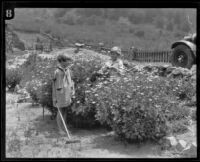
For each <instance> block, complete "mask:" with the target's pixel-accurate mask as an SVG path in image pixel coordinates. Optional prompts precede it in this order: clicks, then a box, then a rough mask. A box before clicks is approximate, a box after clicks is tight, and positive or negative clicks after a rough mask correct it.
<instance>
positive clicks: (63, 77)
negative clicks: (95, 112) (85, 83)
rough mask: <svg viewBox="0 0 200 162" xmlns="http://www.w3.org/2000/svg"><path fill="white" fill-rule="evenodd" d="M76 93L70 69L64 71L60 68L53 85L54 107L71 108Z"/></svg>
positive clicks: (57, 70) (56, 71) (55, 74)
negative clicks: (72, 98)
mask: <svg viewBox="0 0 200 162" xmlns="http://www.w3.org/2000/svg"><path fill="white" fill-rule="evenodd" d="M74 93H75V91H74V82H73V80H72V79H71V74H70V70H69V68H66V69H63V68H62V67H60V66H58V67H57V69H56V70H55V73H54V78H53V84H52V98H53V106H54V107H57V106H58V107H59V108H62V107H67V106H69V105H70V104H71V97H72V95H74Z"/></svg>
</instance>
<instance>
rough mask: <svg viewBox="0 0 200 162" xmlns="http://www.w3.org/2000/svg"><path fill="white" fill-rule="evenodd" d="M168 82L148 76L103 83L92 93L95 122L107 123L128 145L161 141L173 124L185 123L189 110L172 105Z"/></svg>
mask: <svg viewBox="0 0 200 162" xmlns="http://www.w3.org/2000/svg"><path fill="white" fill-rule="evenodd" d="M166 83H167V82H166V80H165V79H163V78H159V77H150V76H148V75H145V74H140V73H137V75H133V74H132V76H131V75H130V76H126V77H121V78H120V79H119V81H118V82H115V83H113V81H111V82H106V81H105V82H104V83H102V84H100V85H97V87H96V88H94V89H93V90H92V94H93V96H94V97H93V102H94V103H95V105H96V108H97V110H96V111H97V113H96V118H97V120H99V121H100V122H101V123H107V124H108V125H110V126H111V127H112V129H113V130H114V131H115V132H116V133H117V134H118V135H119V136H120V137H121V138H122V139H125V140H127V141H129V142H135V141H140V142H142V141H145V140H158V139H160V138H162V137H164V136H165V135H167V134H168V133H171V132H172V131H173V129H175V130H177V128H174V127H173V125H172V127H170V123H173V122H174V121H178V120H181V119H186V117H187V116H188V114H189V111H188V110H187V109H183V108H180V107H178V103H177V102H170V100H169V99H168V96H167V95H166V87H165V85H166Z"/></svg>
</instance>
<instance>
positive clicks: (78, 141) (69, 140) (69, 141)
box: [56, 105, 81, 144]
mask: <svg viewBox="0 0 200 162" xmlns="http://www.w3.org/2000/svg"><path fill="white" fill-rule="evenodd" d="M56 106H57V105H56ZM57 108H58V112H59V114H60V117H61V120H62V122H63V125H64V127H65V130H66V132H67V136H68V138H69V139H68V140H67V141H66V142H65V144H70V143H80V142H81V141H80V140H73V139H71V136H70V134H69V131H68V129H67V125H66V123H65V120H64V118H63V116H62V113H61V112H60V109H59V107H58V106H57Z"/></svg>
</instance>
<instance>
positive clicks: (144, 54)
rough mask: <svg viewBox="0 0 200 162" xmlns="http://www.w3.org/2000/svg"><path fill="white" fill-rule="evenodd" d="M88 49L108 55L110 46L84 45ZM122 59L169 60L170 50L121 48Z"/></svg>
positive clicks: (142, 60)
mask: <svg viewBox="0 0 200 162" xmlns="http://www.w3.org/2000/svg"><path fill="white" fill-rule="evenodd" d="M86 48H88V49H92V50H95V51H97V52H100V53H104V54H107V55H109V53H108V51H110V48H105V47H99V46H98V45H97V46H94V45H88V46H86ZM122 54H123V59H126V60H129V61H139V62H166V63H168V62H170V56H171V54H172V51H171V50H169V51H142V50H139V51H132V50H123V51H122Z"/></svg>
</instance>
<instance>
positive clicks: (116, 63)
mask: <svg viewBox="0 0 200 162" xmlns="http://www.w3.org/2000/svg"><path fill="white" fill-rule="evenodd" d="M107 67H108V68H114V69H116V70H117V71H118V72H120V73H123V72H124V69H125V68H124V64H123V61H122V60H121V59H117V60H116V61H112V60H109V61H107V62H106V63H105V64H104V66H103V67H102V69H101V70H100V71H101V72H103V71H104V70H105V69H106V68H107Z"/></svg>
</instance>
